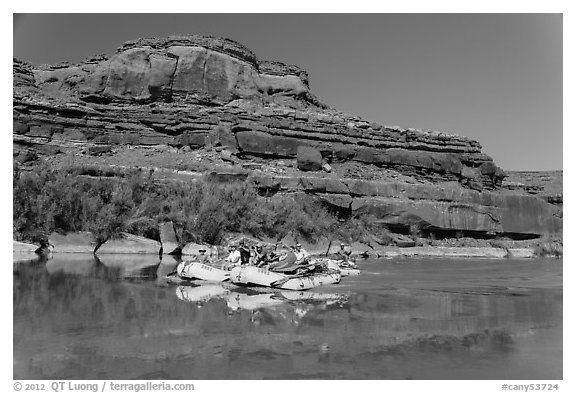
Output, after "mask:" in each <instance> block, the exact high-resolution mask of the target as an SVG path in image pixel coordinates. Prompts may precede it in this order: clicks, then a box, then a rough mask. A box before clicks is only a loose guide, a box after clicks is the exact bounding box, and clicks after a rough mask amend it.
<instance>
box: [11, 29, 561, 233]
mask: <svg viewBox="0 0 576 393" xmlns="http://www.w3.org/2000/svg"><path fill="white" fill-rule="evenodd" d="M13 77H14V78H13V81H14V93H13V99H14V107H13V109H14V115H13V117H14V128H13V140H14V157H15V160H16V161H17V162H19V163H20V164H24V165H32V166H33V165H35V164H36V163H37V162H39V161H48V162H50V163H51V164H52V165H58V164H60V163H62V162H64V161H66V162H73V163H76V164H78V165H88V164H90V165H96V166H98V167H110V166H114V167H118V166H124V167H126V166H132V167H150V168H151V169H153V170H154V171H156V172H162V173H169V172H171V171H172V172H175V171H176V170H178V169H186V171H187V173H188V174H190V173H193V174H194V176H195V175H198V174H199V175H202V174H212V176H213V177H214V176H215V177H216V179H217V180H218V179H220V180H222V179H224V181H230V179H231V178H232V179H234V178H237V177H238V176H236V175H231V176H226V175H225V174H226V173H229V172H231V170H233V172H234V173H235V174H237V173H238V170H237V168H241V172H242V174H241V176H240V178H246V176H248V175H250V179H251V181H254V182H255V183H256V184H257V186H258V187H259V189H260V190H261V191H262V195H268V196H269V195H273V194H274V193H277V192H281V193H305V194H307V195H310V197H314V198H318V199H320V200H321V201H323V202H324V203H326V204H327V205H328V206H331V207H332V208H334V209H335V211H336V212H338V214H340V215H341V216H343V217H347V216H350V215H353V214H355V215H359V214H372V215H373V216H375V217H376V219H378V220H380V221H381V222H382V224H386V225H388V226H390V227H393V228H398V229H400V230H405V229H407V228H408V227H410V226H411V225H414V224H416V225H418V226H419V227H420V228H424V229H427V230H429V231H439V232H445V233H448V234H449V233H450V232H454V231H463V232H466V233H470V234H473V235H476V236H493V235H496V234H505V235H507V236H516V237H533V236H538V235H542V234H550V233H552V234H556V233H559V232H561V230H562V210H561V202H562V198H561V196H560V199H559V200H558V199H557V198H556V199H554V198H552V199H550V198H548V197H539V196H534V195H528V194H527V193H522V192H518V190H511V189H508V188H507V189H503V188H502V182H503V179H504V178H505V177H506V174H505V173H504V171H502V170H501V169H500V168H498V167H497V166H496V165H495V163H494V162H493V160H492V159H491V158H490V157H489V156H487V155H486V154H484V153H482V148H481V146H480V144H479V143H478V142H476V141H473V140H470V139H468V138H465V137H461V136H455V135H448V134H445V133H442V132H436V131H423V130H417V129H411V128H402V127H399V126H387V125H381V124H375V123H372V122H368V121H365V120H363V119H361V118H359V117H357V116H351V115H347V114H344V113H341V112H339V111H337V110H335V109H332V108H329V107H328V106H327V105H325V104H323V103H322V102H321V101H320V100H319V99H318V98H317V97H316V96H315V95H314V94H313V93H312V91H311V84H310V81H309V77H308V74H307V73H306V72H305V71H304V70H302V69H300V68H299V67H297V66H294V65H285V64H282V63H279V62H275V61H263V60H259V59H258V58H257V57H256V55H255V54H254V53H252V52H251V51H250V50H248V49H247V48H245V47H244V46H242V45H240V44H238V43H236V42H234V41H231V40H228V39H219V38H214V37H204V36H195V35H190V36H171V37H168V38H165V39H157V38H147V39H139V40H135V41H129V42H126V43H124V44H123V45H121V46H120V47H119V48H118V49H117V51H116V53H114V54H113V55H112V56H109V57H108V56H104V55H102V56H97V57H94V58H91V59H87V60H86V61H84V62H82V63H80V64H66V63H65V64H58V65H51V66H49V65H31V64H27V63H24V62H21V61H18V60H16V59H15V60H14V68H13ZM194 176H191V178H190V179H192V178H194Z"/></svg>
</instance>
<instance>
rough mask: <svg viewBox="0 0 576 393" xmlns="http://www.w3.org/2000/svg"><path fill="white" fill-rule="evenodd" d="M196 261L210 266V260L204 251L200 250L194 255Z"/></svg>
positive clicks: (203, 249)
mask: <svg viewBox="0 0 576 393" xmlns="http://www.w3.org/2000/svg"><path fill="white" fill-rule="evenodd" d="M196 261H198V262H200V263H204V264H210V258H209V257H208V255H206V249H205V248H201V249H199V250H198V255H196Z"/></svg>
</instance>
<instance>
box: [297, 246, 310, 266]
mask: <svg viewBox="0 0 576 393" xmlns="http://www.w3.org/2000/svg"><path fill="white" fill-rule="evenodd" d="M294 255H296V264H297V265H304V264H307V263H308V262H310V254H309V253H308V251H306V250H305V249H303V248H302V245H301V244H300V243H298V244H296V250H295V251H294Z"/></svg>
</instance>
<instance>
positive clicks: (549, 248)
mask: <svg viewBox="0 0 576 393" xmlns="http://www.w3.org/2000/svg"><path fill="white" fill-rule="evenodd" d="M532 249H533V250H534V255H535V256H537V257H556V258H560V257H561V256H562V255H563V247H562V241H561V240H559V239H554V238H551V237H550V236H543V237H542V238H540V239H538V241H537V242H536V243H535V244H534V245H533V246H532Z"/></svg>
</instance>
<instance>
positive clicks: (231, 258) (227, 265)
mask: <svg viewBox="0 0 576 393" xmlns="http://www.w3.org/2000/svg"><path fill="white" fill-rule="evenodd" d="M228 251H230V254H228V256H227V257H226V259H224V266H223V269H225V270H232V268H233V267H234V266H240V262H241V259H240V251H239V250H238V249H237V247H236V245H235V244H231V245H230V247H228Z"/></svg>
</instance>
